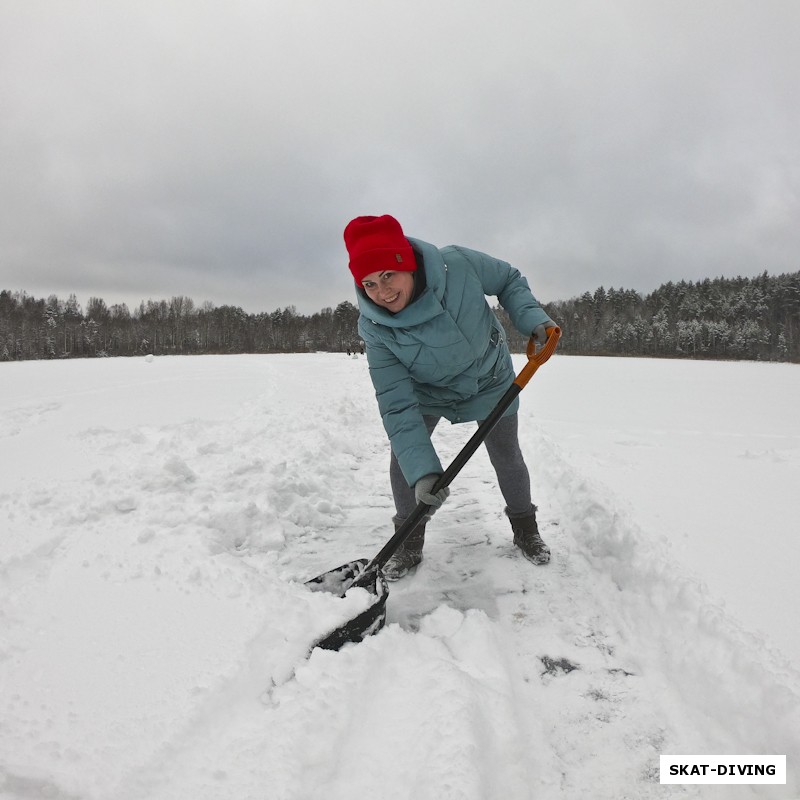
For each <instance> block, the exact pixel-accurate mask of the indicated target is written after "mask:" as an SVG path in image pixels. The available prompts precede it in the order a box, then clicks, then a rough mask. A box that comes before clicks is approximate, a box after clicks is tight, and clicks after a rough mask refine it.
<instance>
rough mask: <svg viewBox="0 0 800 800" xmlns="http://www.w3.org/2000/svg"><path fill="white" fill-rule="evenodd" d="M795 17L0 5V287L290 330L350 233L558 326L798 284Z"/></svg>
mask: <svg viewBox="0 0 800 800" xmlns="http://www.w3.org/2000/svg"><path fill="white" fill-rule="evenodd" d="M798 42H800V1H798V0H752V1H751V2H743V1H742V0H663V2H662V1H661V0H658V1H656V0H586V2H578V1H573V0H547V1H544V0H492V1H491V2H489V0H315V1H314V2H312V1H311V0H249V1H246V0H224V2H223V0H217V1H216V2H208V1H206V2H204V1H203V0H114V2H109V1H108V0H0V203H2V208H1V211H2V213H0V288H6V289H10V290H12V291H17V290H25V291H27V292H28V293H29V294H32V295H34V296H36V297H47V296H48V295H50V294H53V293H55V294H58V295H59V296H63V297H66V296H67V295H68V294H69V293H70V292H75V293H76V294H77V295H78V299H79V301H80V302H81V303H82V304H83V305H84V306H85V304H86V303H87V301H88V299H89V297H90V296H99V297H102V298H103V299H104V300H105V301H106V302H107V303H108V304H109V305H112V304H114V303H120V302H127V303H128V305H129V306H131V307H134V306H137V305H138V303H139V301H141V300H143V299H144V300H146V299H148V298H153V299H169V298H170V297H171V296H173V295H178V294H182V295H187V296H189V297H191V298H192V299H193V300H194V301H195V303H196V304H198V305H199V304H201V303H202V302H203V301H206V300H208V301H211V302H212V303H214V304H215V305H222V304H234V305H240V306H242V307H243V308H244V309H245V310H247V311H253V312H257V311H273V310H275V309H276V308H282V307H284V306H287V305H295V306H296V307H297V309H298V311H300V312H301V313H311V312H314V311H318V310H320V309H321V308H323V307H326V306H331V307H335V306H336V305H337V304H338V303H340V302H341V301H342V300H353V289H352V281H351V279H350V273H349V272H348V270H347V255H346V252H345V250H344V245H343V241H342V230H343V228H344V226H345V224H346V223H347V222H348V221H349V220H350V219H351V218H352V217H354V216H358V215H360V214H383V213H391V214H393V215H395V216H396V217H397V218H398V219H399V220H400V221H401V223H402V224H403V227H404V229H405V232H406V233H407V234H408V235H411V236H416V237H418V238H421V239H425V240H427V241H429V242H433V243H435V244H437V245H439V246H444V245H446V244H451V243H455V244H463V245H466V246H469V247H473V248H475V249H478V250H483V251H485V252H488V253H491V254H492V255H494V256H497V257H499V258H502V259H505V260H507V261H510V262H511V263H512V264H514V265H515V266H516V267H518V268H519V269H520V271H522V272H523V274H525V275H526V276H527V277H528V280H529V282H530V284H531V286H532V287H533V289H534V293H535V294H536V295H537V297H538V298H539V299H540V300H541V301H543V302H544V301H550V300H559V299H568V298H570V297H573V296H575V295H579V294H582V293H583V292H584V291H586V290H589V291H593V290H594V289H595V288H596V287H598V286H600V285H603V286H605V287H606V288H608V287H610V286H614V287H617V288H618V287H625V288H630V289H636V290H638V291H641V292H643V293H646V292H648V291H650V290H652V289H654V288H656V287H657V286H659V285H660V284H661V283H664V282H666V281H669V280H681V279H686V280H698V279H702V278H705V277H715V276H718V275H725V276H735V275H746V276H752V275H756V274H759V273H761V272H763V271H764V270H767V271H769V272H770V273H773V274H778V273H781V272H789V271H796V270H799V269H800V199H799V195H800V46H798Z"/></svg>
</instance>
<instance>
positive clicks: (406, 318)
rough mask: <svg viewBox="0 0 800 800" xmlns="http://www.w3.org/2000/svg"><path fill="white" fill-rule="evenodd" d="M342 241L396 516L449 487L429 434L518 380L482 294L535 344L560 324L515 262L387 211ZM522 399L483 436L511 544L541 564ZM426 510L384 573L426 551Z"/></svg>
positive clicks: (348, 231)
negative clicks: (520, 418) (429, 233)
mask: <svg viewBox="0 0 800 800" xmlns="http://www.w3.org/2000/svg"><path fill="white" fill-rule="evenodd" d="M344 241H345V245H346V247H347V251H348V254H349V256H350V264H349V266H350V272H351V273H352V274H353V278H354V279H355V282H356V294H357V295H358V303H359V308H360V311H361V316H360V317H359V322H358V330H359V333H360V334H361V337H362V339H363V340H364V342H365V344H366V347H367V360H368V363H369V369H370V376H371V377H372V383H373V385H374V387H375V394H376V397H377V399H378V407H379V409H380V414H381V417H382V418H383V424H384V427H385V428H386V432H387V434H388V435H389V440H390V442H391V446H392V457H391V464H390V468H389V477H390V480H391V486H392V494H393V495H394V502H395V509H396V511H397V514H396V516H395V517H394V519H393V521H394V523H395V526H396V527H399V526H400V525H401V524H402V523H403V521H404V520H405V519H406V518H407V517H408V516H409V515H410V514H411V512H412V511H413V510H414V508H415V507H416V505H417V504H418V503H419V502H420V501H422V502H425V503H427V504H428V505H430V506H432V507H433V509H434V510H435V509H436V508H438V507H440V506H441V505H442V503H443V502H444V500H445V499H446V498H447V495H448V494H449V489H443V490H441V491H439V492H437V493H436V494H431V491H432V489H433V485H434V483H435V482H436V479H437V478H438V477H439V476H440V475H441V474H442V472H443V471H444V470H443V468H442V464H441V462H440V461H439V457H438V456H437V454H436V451H435V450H434V448H433V445H432V443H431V433H432V432H433V429H434V428H435V427H436V424H437V422H438V421H439V420H440V419H441V418H442V417H445V418H446V419H448V420H449V421H450V422H467V421H471V420H478V421H480V420H482V419H484V418H485V417H486V416H488V414H489V412H490V411H491V410H492V409H493V408H494V406H495V405H496V404H497V402H498V400H499V399H500V398H501V397H502V396H503V394H504V393H505V391H506V389H508V387H509V386H510V384H511V382H512V381H513V380H514V369H513V366H512V363H511V354H510V352H509V350H508V346H507V344H506V337H505V332H504V331H503V328H502V326H501V325H500V323H499V322H498V320H497V318H496V317H495V315H494V313H493V312H492V310H491V308H490V307H489V304H488V303H487V302H486V297H485V295H494V296H496V297H497V299H498V300H499V301H500V304H501V305H502V306H503V308H504V309H505V310H506V311H507V312H508V314H509V316H510V317H511V320H512V321H513V323H514V325H515V327H516V328H517V329H518V330H520V331H521V332H522V333H524V334H525V335H532V336H533V337H534V338H535V339H536V340H537V341H538V342H540V343H544V341H545V339H546V337H547V333H546V331H547V329H549V328H551V327H553V326H554V325H555V323H554V322H553V321H552V320H551V319H550V318H549V317H548V316H547V314H546V313H545V312H544V310H543V309H542V307H541V306H540V305H539V303H538V302H537V300H536V298H535V297H534V296H533V294H532V293H531V290H530V288H529V287H528V283H527V281H526V280H525V278H523V277H522V276H521V275H520V273H519V272H518V271H517V270H516V269H514V268H513V267H512V266H511V265H510V264H507V263H506V262H505V261H499V260H497V259H495V258H492V257H491V256H488V255H486V254H485V253H479V252H477V251H475V250H469V249H467V248H465V247H456V246H454V245H451V246H448V247H444V248H442V249H439V248H437V247H435V246H434V245H432V244H428V243H427V242H423V241H420V240H418V239H413V238H410V237H409V238H407V237H406V236H405V235H404V234H403V230H402V228H401V226H400V223H399V222H398V221H397V220H396V219H395V218H394V217H392V216H389V215H388V214H386V215H384V216H380V217H357V218H356V219H354V220H352V221H351V222H350V223H349V224H348V225H347V227H346V228H345V231H344ZM518 408H519V401H518V400H515V401H514V403H513V405H512V406H511V407H510V408H509V410H508V411H507V412H506V414H505V415H504V416H503V418H502V419H501V420H500V422H499V423H498V424H497V427H495V428H494V430H493V431H492V432H491V433H490V434H489V436H488V437H487V438H486V441H485V444H486V449H487V450H488V452H489V458H490V460H491V462H492V466H493V467H494V469H495V472H496V473H497V479H498V482H499V484H500V490H501V492H502V494H503V497H504V499H505V502H506V514H507V516H508V518H509V520H510V522H511V528H512V530H513V533H514V544H515V545H517V547H519V548H520V550H522V553H523V554H524V555H525V557H526V558H528V559H529V560H530V561H532V562H533V563H534V564H546V563H548V561H549V560H550V550H549V548H548V547H547V545H546V544H545V543H544V542H543V541H542V539H541V536H540V535H539V529H538V527H537V524H536V506H534V505H533V503H532V501H531V487H530V478H529V475H528V469H527V467H526V465H525V461H524V459H523V457H522V452H521V451H520V447H519V440H518V438H517V410H518ZM429 519H430V517H427V518H426V520H425V521H424V522H423V523H422V524H420V525H419V527H418V528H417V529H416V530H415V531H414V532H413V533H412V534H411V536H409V538H408V539H407V540H406V541H405V543H404V545H403V546H402V547H401V548H399V549H398V551H397V552H396V553H395V554H394V555H393V556H392V558H391V559H390V560H389V562H388V563H387V564H386V566H385V567H384V574H385V576H386V577H387V578H388V579H389V580H398V579H399V578H402V577H403V576H404V575H406V574H407V573H408V571H409V570H410V569H411V568H412V567H415V566H416V565H417V564H419V563H420V561H421V560H422V548H423V545H424V543H425V526H426V524H427V522H428V521H429Z"/></svg>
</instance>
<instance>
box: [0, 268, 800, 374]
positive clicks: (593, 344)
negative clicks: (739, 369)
mask: <svg viewBox="0 0 800 800" xmlns="http://www.w3.org/2000/svg"><path fill="white" fill-rule="evenodd" d="M544 307H545V309H546V310H547V312H548V313H549V315H550V316H551V318H552V319H554V320H555V321H556V322H557V323H558V324H559V325H561V326H562V328H563V337H562V339H561V343H560V345H559V352H561V353H564V354H572V355H606V356H615V355H624V356H647V357H668V358H695V359H702V358H708V359H747V360H761V361H789V362H794V363H800V272H795V273H790V274H782V275H777V276H771V275H769V274H768V273H766V272H764V273H763V274H761V275H760V276H758V277H755V278H741V277H737V278H714V279H706V280H703V281H698V282H696V283H695V282H691V281H688V282H687V281H680V282H678V283H673V282H669V283H666V284H663V285H661V286H660V287H659V288H658V289H656V290H655V291H653V292H650V293H649V294H646V295H642V294H640V293H639V292H636V291H634V290H631V289H614V288H609V289H605V288H604V287H602V286H600V287H598V288H597V289H595V290H594V292H588V291H587V292H585V293H584V294H582V295H581V296H580V297H575V298H572V299H570V300H561V301H556V302H550V303H544ZM495 313H496V314H497V316H498V317H499V319H500V320H501V321H502V322H503V324H504V327H505V329H506V331H507V334H508V339H509V344H510V346H511V349H512V351H514V352H524V350H525V346H526V344H527V337H526V336H523V335H521V334H520V333H519V332H517V331H515V330H514V327H513V325H512V324H511V322H510V320H509V319H508V317H507V315H506V313H505V312H504V311H503V309H502V308H500V307H499V306H498V307H496V308H495ZM357 321H358V309H357V307H356V306H355V305H354V304H353V303H351V302H349V301H344V302H342V303H339V305H338V306H336V308H335V309H332V308H324V309H322V310H321V311H319V312H317V313H315V314H311V315H303V314H298V313H297V310H296V309H295V308H294V306H289V307H286V308H283V309H277V310H275V311H273V312H271V313H267V312H262V313H257V314H253V313H246V312H245V311H243V310H242V309H241V308H239V307H236V306H228V305H223V306H215V305H213V304H212V303H210V302H205V303H203V304H202V305H201V306H196V305H195V303H194V302H193V301H192V299H191V298H189V297H186V296H176V297H172V298H171V299H169V300H148V301H147V302H145V301H142V302H141V303H140V304H139V307H138V308H135V309H133V310H131V309H129V308H128V306H127V305H125V304H121V305H112V306H110V307H109V306H107V305H106V303H105V302H104V301H103V300H102V299H101V298H98V297H91V298H90V299H89V302H88V303H87V305H86V307H85V308H82V307H81V305H80V304H79V302H78V300H77V298H76V296H75V295H74V294H71V295H70V296H69V297H68V298H67V299H66V300H64V299H61V298H59V297H56V296H55V295H51V296H50V297H48V298H47V299H37V298H34V297H31V296H29V295H28V294H27V293H25V292H11V291H8V290H3V291H0V361H21V360H28V359H48V358H49V359H54V358H86V357H91V358H95V357H104V356H134V355H145V354H150V353H152V354H155V355H189V354H200V353H295V352H305V351H331V352H345V351H348V350H353V349H354V350H358V349H360V346H361V343H360V342H359V338H358V330H357Z"/></svg>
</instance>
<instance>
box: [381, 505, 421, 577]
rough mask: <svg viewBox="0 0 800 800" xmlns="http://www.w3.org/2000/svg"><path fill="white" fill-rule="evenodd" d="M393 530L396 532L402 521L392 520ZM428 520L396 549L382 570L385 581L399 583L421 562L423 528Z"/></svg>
mask: <svg viewBox="0 0 800 800" xmlns="http://www.w3.org/2000/svg"><path fill="white" fill-rule="evenodd" d="M392 521H393V522H394V529H395V531H397V530H398V529H399V527H400V526H401V525H402V524H403V520H401V519H397V517H395V518H394V519H393V520H392ZM427 524H428V520H427V519H425V520H423V521H422V522H421V523H420V524H419V525H417V527H416V528H415V529H414V531H413V533H412V534H411V535H410V536H409V537H408V539H406V540H405V542H403V544H401V545H400V547H398V548H397V552H396V553H395V554H394V555H393V556H392V557H391V558H390V559H389V560H388V561H387V562H386V565H385V566H384V568H383V575H384V577H385V578H386V580H387V581H399V580H400V578H404V577H405V576H406V575H408V572H409V570H410V569H412V568H413V567H416V566H417V564H419V563H420V561H422V548H423V546H424V544H425V526H426V525H427Z"/></svg>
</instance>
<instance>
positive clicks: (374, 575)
mask: <svg viewBox="0 0 800 800" xmlns="http://www.w3.org/2000/svg"><path fill="white" fill-rule="evenodd" d="M368 563H369V562H368V561H367V559H366V558H360V559H358V560H357V561H348V562H347V564H342V565H341V566H340V567H336V569H332V570H329V571H328V572H323V573H322V574H321V575H317V577H316V578H311V580H308V581H306V583H305V585H306V586H307V587H308V588H309V589H311V591H313V592H328V593H330V594H333V595H336V597H344V594H345V592H346V591H347V590H348V589H350V588H351V587H352V586H353V584H354V583H356V581H357V582H358V586H359V587H361V588H363V589H366V590H367V591H368V592H369V594H370V597H371V600H372V602H371V603H370V605H369V606H368V607H367V608H366V609H365V610H364V611H362V612H361V613H360V614H358V615H357V616H356V617H354V618H353V619H351V620H348V621H347V622H345V623H344V624H342V625H340V626H339V627H338V628H336V629H335V630H333V631H331V633H329V634H328V635H327V636H325V637H324V638H323V639H321V640H320V641H318V642H317V643H316V644H315V645H314V646H315V647H321V648H322V649H323V650H338V649H339V648H340V647H342V646H343V645H345V644H347V643H348V642H353V643H356V642H360V641H362V640H363V639H365V638H366V637H367V636H371V635H372V634H373V633H377V632H378V631H379V630H380V629H381V628H382V627H383V626H384V624H385V623H386V598H387V597H388V596H389V586H388V584H387V583H386V578H384V577H383V573H382V572H381V570H380V569H377V568H373V569H371V570H370V571H369V573H368V574H365V573H364V568H365V567H366V566H367V564H368Z"/></svg>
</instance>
